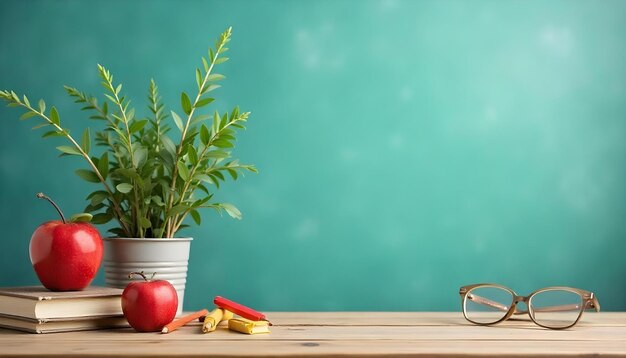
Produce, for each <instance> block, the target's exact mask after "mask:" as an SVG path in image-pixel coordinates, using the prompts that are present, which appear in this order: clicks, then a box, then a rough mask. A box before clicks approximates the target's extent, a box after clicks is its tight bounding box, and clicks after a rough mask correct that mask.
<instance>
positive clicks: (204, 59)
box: [202, 57, 209, 72]
mask: <svg viewBox="0 0 626 358" xmlns="http://www.w3.org/2000/svg"><path fill="white" fill-rule="evenodd" d="M202 65H203V66H204V72H208V71H209V63H208V62H207V60H206V58H204V57H202Z"/></svg>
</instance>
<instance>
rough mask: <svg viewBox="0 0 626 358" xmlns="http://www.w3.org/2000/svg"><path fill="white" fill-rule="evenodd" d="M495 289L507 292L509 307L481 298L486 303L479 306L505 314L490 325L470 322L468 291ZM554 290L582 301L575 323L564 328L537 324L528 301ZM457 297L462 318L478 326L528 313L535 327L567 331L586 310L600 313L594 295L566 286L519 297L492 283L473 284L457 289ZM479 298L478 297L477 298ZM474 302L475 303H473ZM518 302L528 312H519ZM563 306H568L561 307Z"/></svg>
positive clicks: (507, 289)
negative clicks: (566, 292) (508, 294)
mask: <svg viewBox="0 0 626 358" xmlns="http://www.w3.org/2000/svg"><path fill="white" fill-rule="evenodd" d="M483 286H484V287H496V288H500V289H503V290H505V291H507V292H509V293H510V294H511V296H512V298H513V301H512V302H511V305H510V306H509V307H508V308H506V307H504V306H502V304H500V303H498V302H493V301H490V300H488V299H485V298H483V297H481V298H483V299H485V300H487V301H488V302H480V303H481V304H485V305H487V306H491V307H494V308H497V309H500V310H503V309H507V312H506V314H505V315H504V316H503V317H502V318H500V319H499V320H497V321H495V322H490V323H481V322H476V321H472V320H471V319H469V318H468V317H467V312H466V310H465V300H466V299H467V295H468V294H469V293H470V291H472V290H473V289H475V288H478V287H483ZM556 290H561V291H568V292H573V293H576V294H578V295H579V296H580V297H581V299H582V302H581V303H582V304H581V306H580V311H579V313H578V317H576V321H574V323H572V324H570V325H569V326H564V327H550V326H546V325H543V324H541V323H539V322H537V321H536V320H535V318H534V317H533V316H534V312H535V310H533V307H532V305H530V304H529V303H530V300H531V298H532V297H533V296H535V295H536V294H538V293H541V292H545V291H556ZM459 295H460V296H461V311H463V317H465V319H466V320H467V321H469V322H471V323H473V324H476V325H479V326H492V325H495V324H498V323H501V322H504V321H506V320H507V319H509V318H511V316H513V315H514V314H515V315H520V314H526V313H528V316H529V317H530V320H531V321H532V322H533V323H535V324H536V325H538V326H540V327H543V328H548V329H557V330H559V329H568V328H571V327H573V326H575V325H576V323H578V321H580V319H581V318H582V316H583V312H584V311H586V310H588V309H595V310H596V312H600V303H599V302H598V299H597V297H596V295H595V294H594V293H593V292H591V291H586V290H581V289H579V288H574V287H567V286H550V287H543V288H540V289H538V290H535V291H533V292H531V293H530V294H529V295H528V296H519V295H518V294H517V293H515V291H513V290H512V289H510V288H508V287H506V286H502V285H497V284H493V283H477V284H473V285H467V286H462V287H461V288H460V289H459ZM478 297H480V296H478ZM474 302H475V301H474ZM520 302H524V303H525V304H526V306H527V307H528V311H521V310H519V311H518V309H517V304H518V303H520ZM563 306H570V305H563Z"/></svg>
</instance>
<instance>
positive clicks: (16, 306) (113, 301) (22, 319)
mask: <svg viewBox="0 0 626 358" xmlns="http://www.w3.org/2000/svg"><path fill="white" fill-rule="evenodd" d="M121 295H122V290H121V289H117V288H108V287H95V286H91V287H87V288H86V289H84V290H83V291H73V292H52V291H49V290H47V289H46V288H44V287H41V286H28V287H12V288H0V326H1V327H5V328H11V329H17V330H20V331H26V332H31V333H52V332H69V331H82V330H92V329H104V328H116V327H128V322H127V321H126V319H125V318H124V315H123V314H122V306H121Z"/></svg>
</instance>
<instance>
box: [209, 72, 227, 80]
mask: <svg viewBox="0 0 626 358" xmlns="http://www.w3.org/2000/svg"><path fill="white" fill-rule="evenodd" d="M224 78H226V76H224V75H220V74H219V73H212V74H210V75H209V78H207V81H220V80H223V79H224Z"/></svg>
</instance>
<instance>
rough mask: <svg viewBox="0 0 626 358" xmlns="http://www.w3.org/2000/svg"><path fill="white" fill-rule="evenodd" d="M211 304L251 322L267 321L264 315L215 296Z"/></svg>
mask: <svg viewBox="0 0 626 358" xmlns="http://www.w3.org/2000/svg"><path fill="white" fill-rule="evenodd" d="M213 303H215V305H216V306H217V307H220V308H223V309H225V310H228V311H231V312H232V313H234V314H238V315H240V316H241V317H243V318H247V319H249V320H251V321H267V318H266V317H265V315H264V314H263V313H261V312H258V311H255V310H253V309H252V308H250V307H246V306H244V305H242V304H239V303H237V302H233V301H231V300H229V299H226V298H224V297H221V296H215V299H214V300H213Z"/></svg>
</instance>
